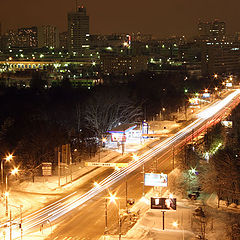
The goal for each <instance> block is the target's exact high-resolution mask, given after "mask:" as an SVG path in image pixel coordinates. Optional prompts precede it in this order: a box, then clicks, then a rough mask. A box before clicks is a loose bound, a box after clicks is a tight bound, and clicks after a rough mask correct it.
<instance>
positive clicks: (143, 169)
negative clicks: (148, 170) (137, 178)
mask: <svg viewBox="0 0 240 240" xmlns="http://www.w3.org/2000/svg"><path fill="white" fill-rule="evenodd" d="M142 173H143V197H144V196H145V189H144V177H145V176H144V175H145V168H144V163H143V165H142Z"/></svg>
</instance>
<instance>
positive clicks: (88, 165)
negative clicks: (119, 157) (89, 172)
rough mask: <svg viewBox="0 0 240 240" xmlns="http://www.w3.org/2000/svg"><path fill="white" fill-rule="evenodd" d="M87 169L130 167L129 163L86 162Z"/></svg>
mask: <svg viewBox="0 0 240 240" xmlns="http://www.w3.org/2000/svg"><path fill="white" fill-rule="evenodd" d="M85 166H86V167H112V168H116V167H118V168H122V167H128V163H101V162H85Z"/></svg>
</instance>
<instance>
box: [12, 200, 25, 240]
mask: <svg viewBox="0 0 240 240" xmlns="http://www.w3.org/2000/svg"><path fill="white" fill-rule="evenodd" d="M9 206H10V207H15V208H17V209H18V210H19V211H20V224H19V228H20V229H21V238H20V239H21V240H22V237H23V230H22V208H23V205H19V207H18V206H15V205H13V204H9ZM10 220H11V219H10Z"/></svg>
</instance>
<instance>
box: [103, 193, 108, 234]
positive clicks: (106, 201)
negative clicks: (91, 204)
mask: <svg viewBox="0 0 240 240" xmlns="http://www.w3.org/2000/svg"><path fill="white" fill-rule="evenodd" d="M107 203H108V199H107V198H105V230H104V234H105V235H106V234H107V231H108V225H107V224H108V222H107Z"/></svg>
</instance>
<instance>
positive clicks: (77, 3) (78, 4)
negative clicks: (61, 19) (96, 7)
mask: <svg viewBox="0 0 240 240" xmlns="http://www.w3.org/2000/svg"><path fill="white" fill-rule="evenodd" d="M79 6H80V3H79V0H76V12H77V11H78V7H79Z"/></svg>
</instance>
